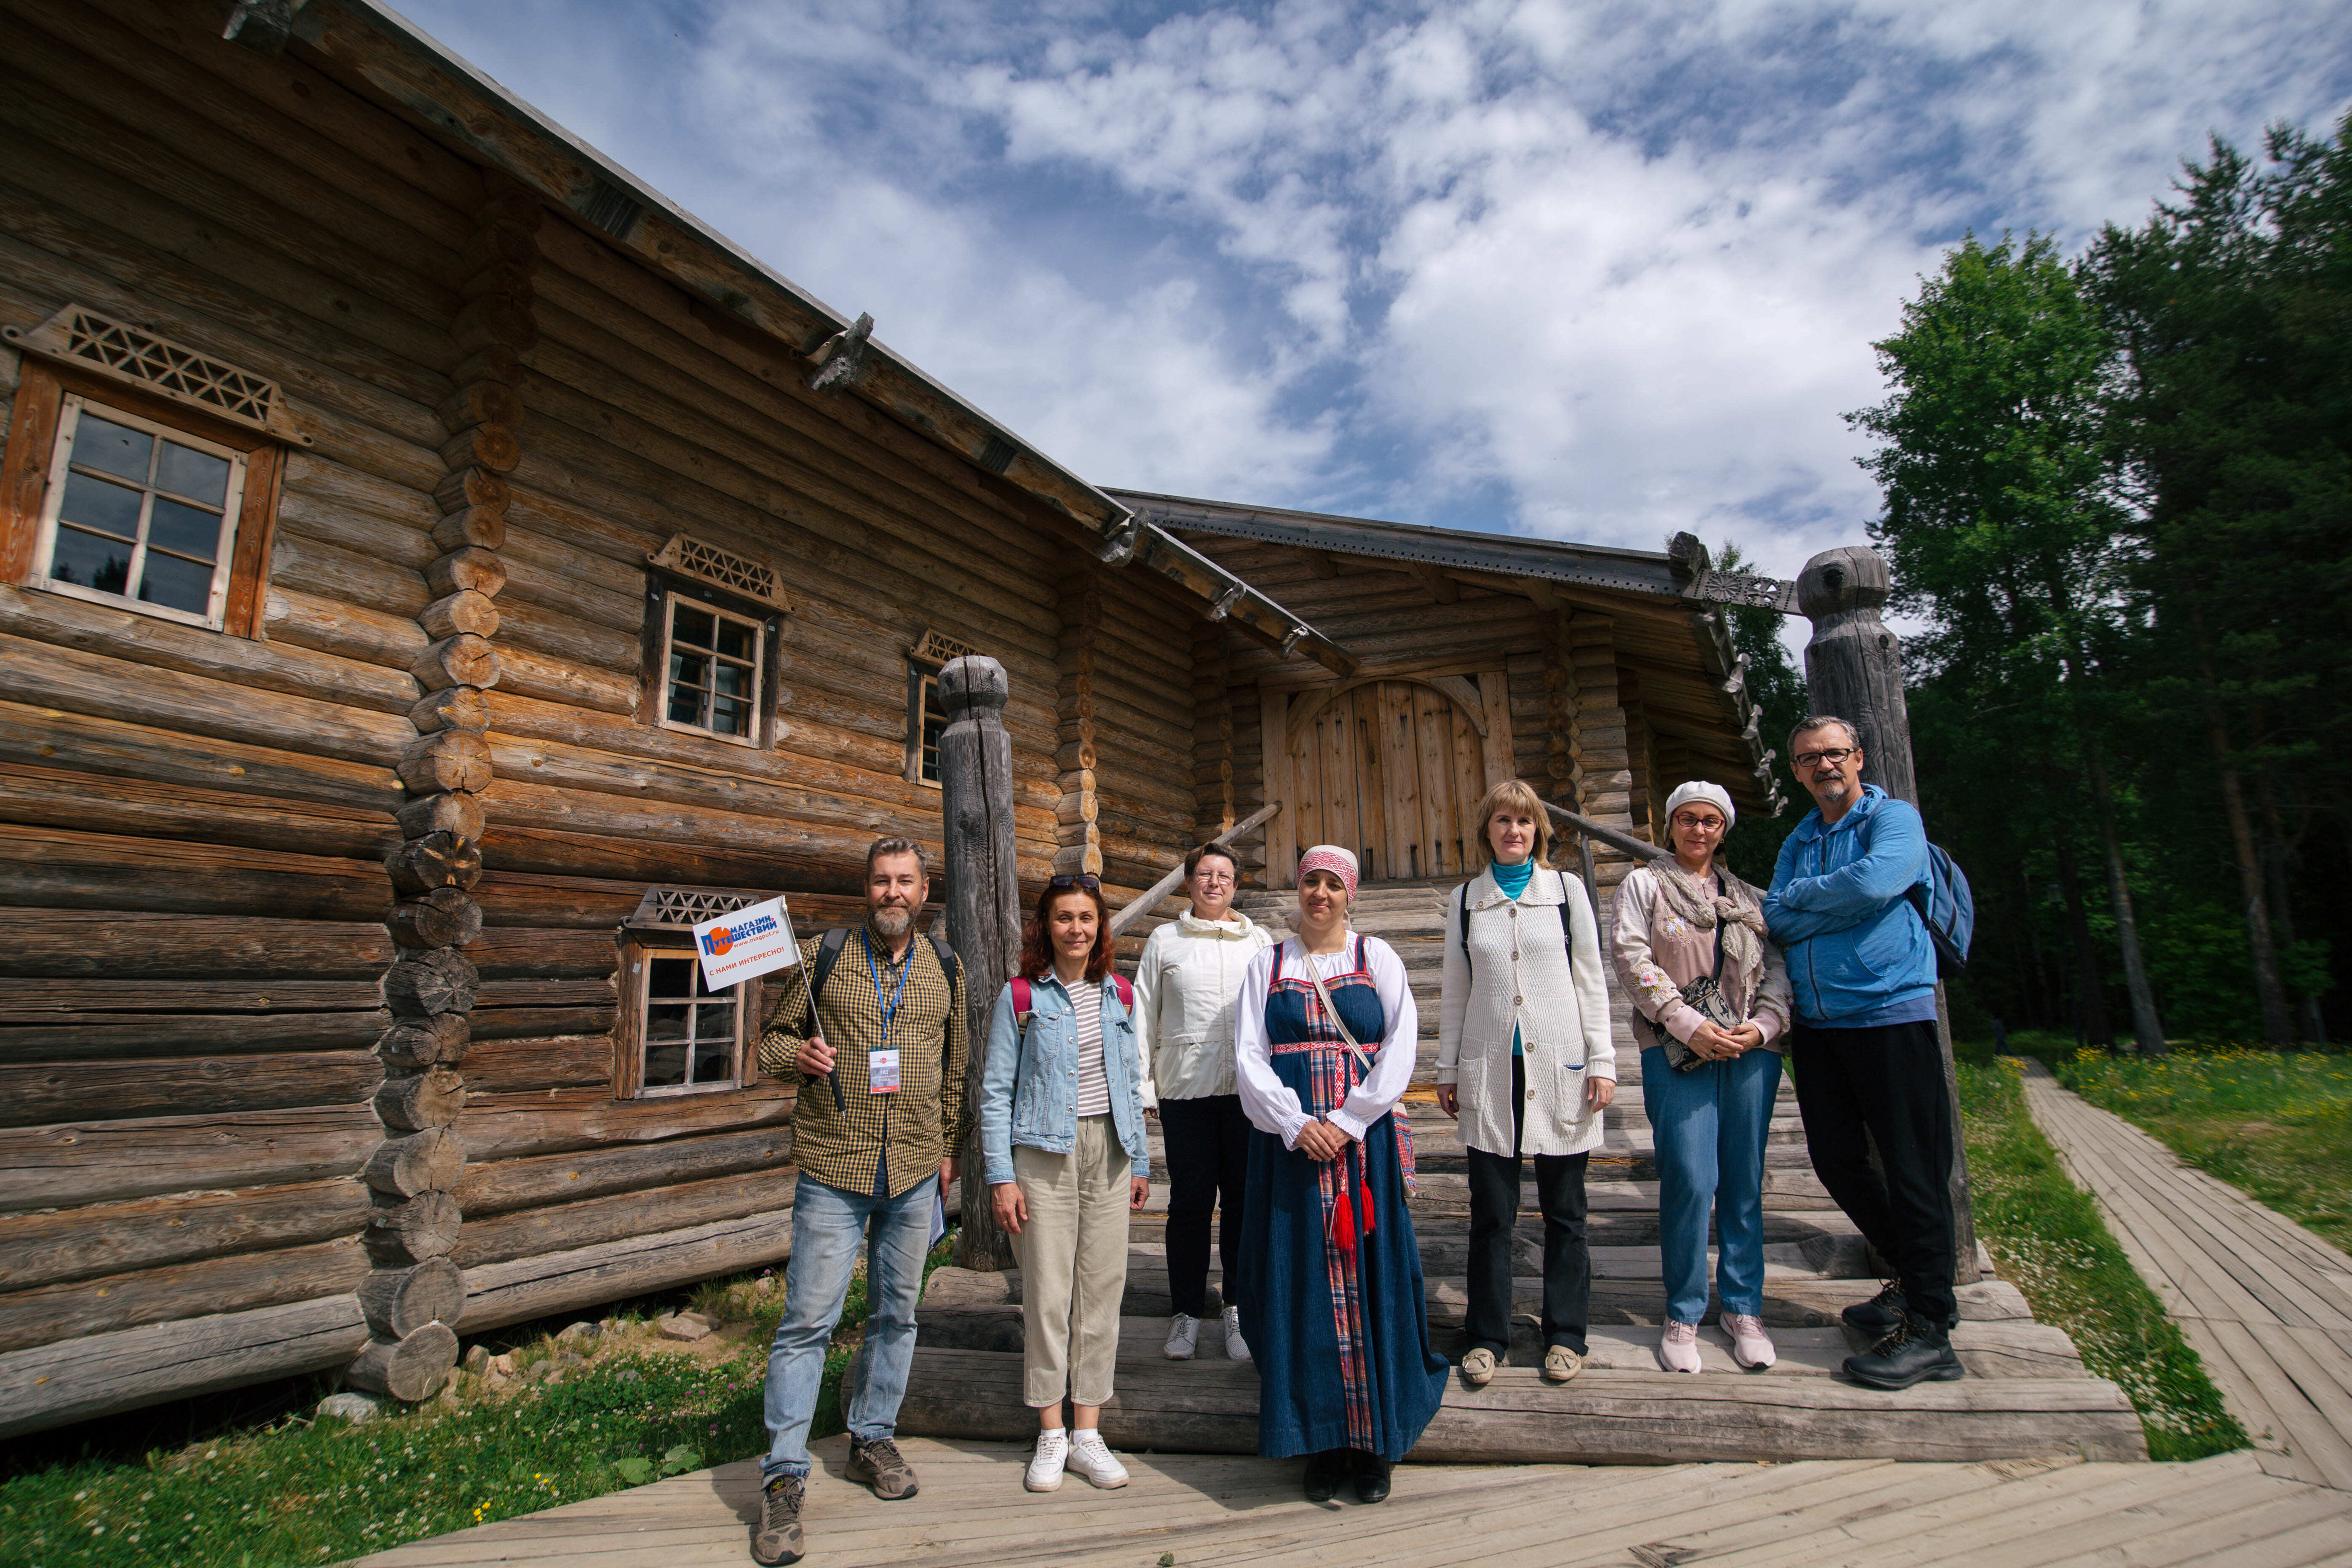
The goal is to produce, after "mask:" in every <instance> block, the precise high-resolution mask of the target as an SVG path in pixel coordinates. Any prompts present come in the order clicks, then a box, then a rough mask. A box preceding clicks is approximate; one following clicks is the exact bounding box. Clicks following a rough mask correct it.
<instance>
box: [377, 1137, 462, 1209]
mask: <svg viewBox="0 0 2352 1568" xmlns="http://www.w3.org/2000/svg"><path fill="white" fill-rule="evenodd" d="M465 1170H466V1145H465V1142H464V1141H463V1140H461V1139H460V1138H459V1137H458V1136H457V1133H456V1132H455V1131H452V1130H450V1129H449V1128H446V1127H435V1128H431V1129H428V1130H427V1131H423V1132H415V1133H411V1134H410V1135H409V1136H407V1137H405V1138H387V1139H385V1140H384V1141H383V1143H382V1144H380V1145H379V1146H378V1147H377V1149H376V1152H374V1153H373V1154H371V1155H369V1156H368V1163H367V1164H366V1166H365V1167H364V1168H363V1169H362V1171H361V1172H360V1179H361V1180H362V1181H364V1182H365V1183H366V1184H368V1185H369V1186H370V1187H371V1188H373V1190H375V1191H376V1192H379V1193H382V1194H384V1195H385V1196H386V1197H392V1198H403V1199H406V1198H414V1197H418V1196H421V1195H422V1194H425V1193H428V1192H448V1191H451V1190H453V1189H455V1188H456V1187H457V1183H458V1182H459V1180H460V1179H462V1177H463V1176H464V1174H465Z"/></svg>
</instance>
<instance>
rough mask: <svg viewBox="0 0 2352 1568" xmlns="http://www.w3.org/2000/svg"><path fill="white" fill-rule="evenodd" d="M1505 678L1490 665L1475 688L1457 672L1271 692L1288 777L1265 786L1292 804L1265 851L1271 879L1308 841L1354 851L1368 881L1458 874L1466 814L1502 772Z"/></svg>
mask: <svg viewBox="0 0 2352 1568" xmlns="http://www.w3.org/2000/svg"><path fill="white" fill-rule="evenodd" d="M1502 683H1503V676H1502V674H1501V672H1500V671H1496V672H1495V673H1494V674H1492V675H1489V676H1485V677H1482V678H1480V680H1479V682H1478V684H1477V685H1475V686H1474V685H1473V684H1472V683H1471V682H1470V681H1469V680H1467V679H1462V678H1460V677H1454V678H1453V679H1448V680H1444V682H1443V683H1440V682H1438V681H1429V680H1367V681H1361V682H1359V683H1357V684H1355V685H1353V686H1347V687H1342V688H1340V689H1339V690H1337V691H1336V692H1335V691H1332V690H1329V689H1322V690H1318V691H1310V692H1301V693H1297V694H1283V693H1268V694H1267V704H1266V706H1267V709H1268V710H1269V718H1270V719H1272V718H1273V712H1272V710H1274V709H1276V708H1277V707H1279V708H1280V709H1281V710H1282V711H1281V714H1280V716H1279V718H1278V719H1276V720H1274V721H1275V722H1278V723H1279V724H1280V726H1281V730H1282V744H1281V746H1280V748H1279V749H1277V748H1276V746H1274V745H1269V746H1268V747H1267V752H1268V754H1269V758H1270V759H1275V758H1278V759H1279V760H1280V761H1279V763H1278V764H1277V768H1278V771H1279V772H1280V773H1284V774H1286V775H1287V776H1286V777H1283V778H1279V779H1277V778H1276V777H1272V776H1269V778H1268V780H1267V784H1268V787H1269V788H1270V789H1272V790H1275V791H1276V792H1277V794H1278V796H1279V798H1281V799H1283V800H1284V801H1285V803H1286V805H1288V806H1289V808H1290V809H1288V810H1286V811H1285V812H1284V813H1283V815H1282V816H1279V817H1276V819H1275V820H1276V822H1277V823H1282V822H1284V821H1285V819H1287V829H1288V830H1287V831H1286V832H1285V833H1283V834H1282V835H1281V837H1282V838H1283V839H1284V840H1285V843H1284V845H1283V846H1282V847H1281V848H1280V849H1279V850H1277V851H1276V853H1275V854H1274V855H1272V856H1270V863H1269V865H1268V866H1267V868H1266V869H1267V872H1268V877H1267V880H1268V882H1269V884H1270V885H1273V886H1276V887H1287V886H1289V885H1290V882H1291V878H1290V876H1289V871H1290V868H1291V867H1292V866H1293V865H1295V864H1296V862H1297V854H1298V851H1299V850H1300V849H1302V848H1304V847H1307V846H1308V845H1313V844H1339V845H1343V846H1345V847H1348V848H1349V849H1352V850H1354V851H1355V852H1356V858H1357V861H1358V863H1359V865H1360V868H1361V871H1362V875H1363V879H1364V880H1366V881H1368V882H1370V881H1397V880H1403V879H1418V878H1424V877H1458V876H1464V875H1466V874H1467V868H1469V867H1471V866H1475V865H1476V864H1477V849H1476V845H1475V840H1471V839H1468V838H1467V837H1465V834H1467V833H1468V832H1469V831H1470V830H1469V829H1468V828H1467V827H1466V826H1465V823H1464V821H1463V818H1464V817H1465V816H1466V815H1467V814H1468V813H1469V812H1470V811H1471V810H1472V809H1473V808H1475V806H1476V805H1477V804H1478V798H1479V796H1481V795H1484V794H1485V793H1486V788H1487V786H1488V784H1490V783H1491V782H1493V780H1494V779H1495V778H1498V777H1505V776H1507V775H1508V772H1509V766H1510V763H1509V757H1510V710H1509V706H1508V700H1507V697H1505V696H1504V694H1503V690H1502ZM1497 731H1499V735H1498V733H1497ZM1498 741H1499V746H1498ZM1496 763H1499V765H1500V766H1501V768H1502V770H1503V771H1502V772H1501V773H1496V772H1494V767H1495V765H1496ZM1276 771H1277V769H1276V768H1270V769H1269V773H1270V774H1271V773H1275V772H1276ZM1269 848H1270V849H1272V848H1274V847H1273V846H1269ZM1276 877H1279V878H1280V879H1281V880H1279V881H1276Z"/></svg>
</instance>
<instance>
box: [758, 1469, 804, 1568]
mask: <svg viewBox="0 0 2352 1568" xmlns="http://www.w3.org/2000/svg"><path fill="white" fill-rule="evenodd" d="M806 1490H807V1483H805V1482H804V1481H803V1480H802V1479H800V1477H798V1476H778V1477H777V1478H776V1479H774V1480H772V1481H770V1482H769V1483H768V1484H767V1485H766V1486H763V1487H761V1489H760V1522H759V1523H758V1524H756V1525H754V1526H753V1527H752V1529H751V1561H752V1562H754V1563H759V1564H760V1565H761V1568H779V1565H780V1564H782V1563H797V1562H799V1561H800V1560H801V1495H802V1493H803V1492H804V1491H806Z"/></svg>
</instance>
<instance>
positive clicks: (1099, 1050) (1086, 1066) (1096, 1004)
mask: <svg viewBox="0 0 2352 1568" xmlns="http://www.w3.org/2000/svg"><path fill="white" fill-rule="evenodd" d="M1070 1010H1071V1012H1072V1013H1073V1014H1074V1015H1075V1016H1076V1021H1077V1026H1078V1033H1077V1049H1078V1112H1077V1113H1078V1114H1079V1115H1080V1116H1108V1115H1109V1114H1110V1079H1109V1076H1108V1067H1109V1063H1108V1061H1107V1060H1106V1059H1105V1058H1104V1055H1103V1030H1102V987H1101V986H1100V985H1080V986H1079V987H1078V988H1077V989H1076V991H1073V992H1071V993H1070Z"/></svg>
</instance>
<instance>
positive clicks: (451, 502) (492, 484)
mask: <svg viewBox="0 0 2352 1568" xmlns="http://www.w3.org/2000/svg"><path fill="white" fill-rule="evenodd" d="M432 489H433V500H434V501H435V503H436V504H437V505H438V506H439V507H440V508H441V510H442V511H443V512H444V513H445V514H446V513H448V512H455V511H463V510H466V509H467V508H468V507H486V508H488V509H490V510H494V511H501V512H502V511H504V510H506V507H507V503H508V502H509V500H513V498H514V491H513V490H512V489H509V487H508V484H507V479H506V476H505V475H503V474H497V473H493V472H491V471H490V470H489V469H488V468H474V467H472V466H470V465H468V466H467V467H465V468H452V469H450V470H449V471H448V472H447V473H446V474H444V475H442V476H441V477H440V478H439V479H436V480H435V481H434V483H433V487H432ZM491 548H492V549H496V548H497V546H495V545H493V546H491Z"/></svg>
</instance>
